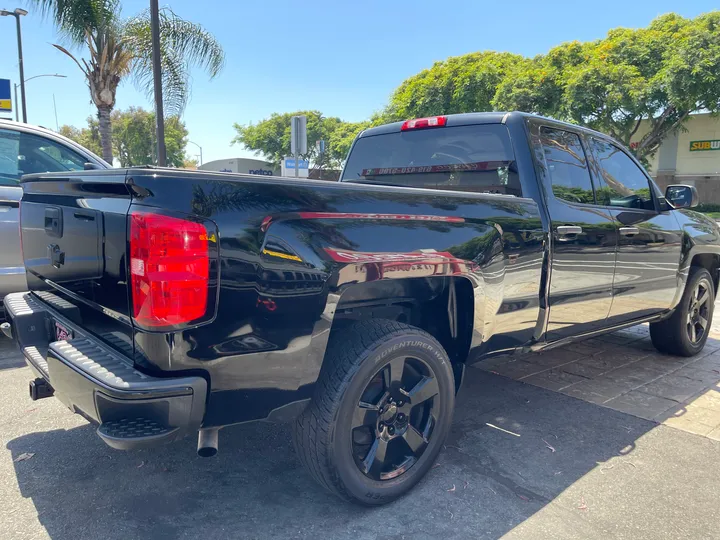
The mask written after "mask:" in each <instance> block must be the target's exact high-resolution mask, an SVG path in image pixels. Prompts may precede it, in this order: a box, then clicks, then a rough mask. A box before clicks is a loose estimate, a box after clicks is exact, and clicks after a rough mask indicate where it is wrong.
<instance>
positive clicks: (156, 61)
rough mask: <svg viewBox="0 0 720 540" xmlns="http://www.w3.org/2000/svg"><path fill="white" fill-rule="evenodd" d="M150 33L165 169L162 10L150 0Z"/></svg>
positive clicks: (161, 161) (160, 154)
mask: <svg viewBox="0 0 720 540" xmlns="http://www.w3.org/2000/svg"><path fill="white" fill-rule="evenodd" d="M150 33H151V34H152V68H153V86H154V89H155V125H156V127H155V131H156V133H157V164H158V166H159V167H165V165H166V163H167V155H166V150H165V118H164V116H165V115H164V113H163V100H162V74H161V71H160V70H161V69H162V67H161V66H160V9H159V8H158V0H150Z"/></svg>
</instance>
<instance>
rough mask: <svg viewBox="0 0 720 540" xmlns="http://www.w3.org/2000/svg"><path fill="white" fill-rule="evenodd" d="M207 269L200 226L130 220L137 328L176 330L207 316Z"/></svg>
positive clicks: (155, 217)
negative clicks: (165, 327)
mask: <svg viewBox="0 0 720 540" xmlns="http://www.w3.org/2000/svg"><path fill="white" fill-rule="evenodd" d="M209 266H210V255H209V252H208V236H207V231H206V230H205V227H204V226H203V225H202V224H200V223H196V222H194V221H187V220H184V219H179V218H175V217H170V216H162V215H160V214H150V213H146V212H133V213H132V214H131V215H130V277H131V287H132V303H133V315H134V317H135V320H136V321H137V322H138V323H140V324H142V325H144V326H153V327H158V326H173V325H178V324H184V323H188V322H190V321H193V320H195V319H198V318H200V317H202V316H204V315H205V313H206V311H207V303H208V284H209Z"/></svg>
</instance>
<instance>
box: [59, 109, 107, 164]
mask: <svg viewBox="0 0 720 540" xmlns="http://www.w3.org/2000/svg"><path fill="white" fill-rule="evenodd" d="M87 123H88V127H86V128H76V127H74V126H68V125H64V126H60V131H59V133H60V135H63V136H64V137H67V138H68V139H72V140H73V141H75V142H76V143H78V144H79V145H81V146H84V147H85V148H87V149H88V150H90V151H91V152H92V153H94V154H97V155H101V154H102V147H101V146H100V128H99V125H98V121H97V119H96V118H93V117H89V118H88V119H87Z"/></svg>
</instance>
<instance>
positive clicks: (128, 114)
mask: <svg viewBox="0 0 720 540" xmlns="http://www.w3.org/2000/svg"><path fill="white" fill-rule="evenodd" d="M87 122H88V127H87V128H80V129H78V128H76V127H73V126H62V127H61V128H60V134H61V135H65V136H66V137H68V138H70V139H72V140H74V141H75V142H77V143H79V144H81V145H83V146H84V147H86V148H88V149H89V150H92V151H94V152H95V151H97V150H99V148H100V134H99V128H98V121H97V120H96V119H94V118H92V117H90V118H88V119H87ZM112 123H113V133H112V145H113V153H114V155H115V157H116V158H117V159H118V161H119V162H120V166H121V167H132V166H142V165H148V164H155V163H157V156H156V153H155V152H156V150H157V144H156V139H155V113H153V112H150V111H146V110H144V109H143V108H141V107H129V108H128V109H127V110H125V111H113V114H112ZM187 135H188V131H187V129H186V128H185V124H183V122H182V121H181V120H180V119H179V117H177V116H170V117H167V118H165V146H166V148H167V164H168V166H170V167H182V166H183V164H184V162H185V145H186V144H187Z"/></svg>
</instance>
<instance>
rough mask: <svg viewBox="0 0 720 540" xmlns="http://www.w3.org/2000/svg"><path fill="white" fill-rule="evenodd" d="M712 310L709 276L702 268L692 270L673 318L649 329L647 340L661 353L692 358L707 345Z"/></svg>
mask: <svg viewBox="0 0 720 540" xmlns="http://www.w3.org/2000/svg"><path fill="white" fill-rule="evenodd" d="M714 307H715V288H714V286H713V280H712V276H711V275H710V272H708V271H707V270H706V269H705V268H700V267H697V266H693V267H692V268H691V270H690V275H689V276H688V281H687V284H686V285H685V292H684V293H683V297H682V300H680V304H679V305H678V306H677V308H675V312H674V313H673V314H672V317H670V318H669V319H666V320H664V321H660V322H657V323H653V324H651V325H650V337H651V338H652V342H653V345H654V346H655V348H656V349H657V350H659V351H660V352H664V353H668V354H675V355H677V356H694V355H696V354H698V353H699V352H700V351H702V349H703V347H704V346H705V342H706V341H707V338H708V334H709V332H710V325H711V324H712V316H713V310H714Z"/></svg>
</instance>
